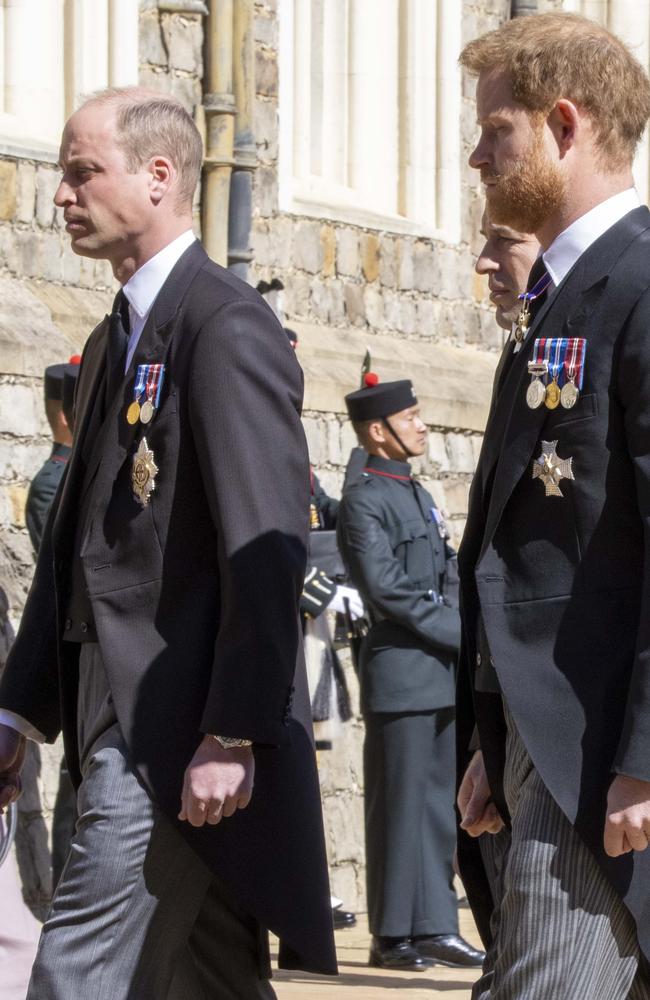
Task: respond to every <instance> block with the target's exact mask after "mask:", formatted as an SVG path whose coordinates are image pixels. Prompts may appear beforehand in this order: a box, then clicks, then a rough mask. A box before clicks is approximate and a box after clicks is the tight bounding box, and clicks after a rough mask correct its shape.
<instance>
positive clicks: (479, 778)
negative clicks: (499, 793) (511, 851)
mask: <svg viewBox="0 0 650 1000" xmlns="http://www.w3.org/2000/svg"><path fill="white" fill-rule="evenodd" d="M457 804H458V811H459V813H460V818H461V823H460V825H461V829H463V830H465V832H466V833H468V834H469V835H470V837H480V836H481V834H482V833H498V832H499V830H501V829H502V828H503V820H502V819H501V817H500V815H499V812H498V810H497V807H496V806H495V804H494V802H493V801H492V793H491V791H490V786H489V784H488V779H487V774H486V771H485V764H484V763H483V754H482V753H481V751H480V750H477V751H476V753H475V754H474V756H473V757H472V759H471V761H470V762H469V765H468V767H467V770H466V771H465V775H464V777H463V780H462V782H461V785H460V788H459V789H458V799H457Z"/></svg>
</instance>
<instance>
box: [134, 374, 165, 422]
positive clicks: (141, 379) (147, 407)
mask: <svg viewBox="0 0 650 1000" xmlns="http://www.w3.org/2000/svg"><path fill="white" fill-rule="evenodd" d="M164 375H165V366H164V365H161V364H157V365H138V371H137V374H136V378H135V385H134V386H133V402H132V403H131V405H130V406H129V408H128V410H127V411H126V419H127V421H128V422H129V423H130V424H131V425H133V424H137V422H138V420H139V421H140V423H142V424H148V423H150V422H151V420H152V419H153V416H154V414H155V412H156V410H157V409H158V405H159V403H160V393H161V392H162V387H163V379H164ZM143 396H145V397H146V398H145V400H144V402H142V401H141V400H142V397H143Z"/></svg>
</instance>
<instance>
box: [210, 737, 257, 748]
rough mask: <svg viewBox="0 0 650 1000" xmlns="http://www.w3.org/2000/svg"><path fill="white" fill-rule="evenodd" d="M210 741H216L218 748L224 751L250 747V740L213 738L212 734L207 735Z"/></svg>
mask: <svg viewBox="0 0 650 1000" xmlns="http://www.w3.org/2000/svg"><path fill="white" fill-rule="evenodd" d="M208 735H209V736H210V738H211V739H213V740H216V741H217V743H218V744H219V746H220V747H223V749H224V750H235V749H237V747H252V745H253V741H252V740H238V739H237V738H236V737H234V736H214V735H213V734H212V733H209V734H208Z"/></svg>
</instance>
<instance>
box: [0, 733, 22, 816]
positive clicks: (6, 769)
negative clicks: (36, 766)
mask: <svg viewBox="0 0 650 1000" xmlns="http://www.w3.org/2000/svg"><path fill="white" fill-rule="evenodd" d="M26 744H27V741H26V739H25V737H24V736H21V735H20V733H19V732H17V731H16V730H15V729H12V728H11V726H2V725H0V815H2V813H4V811H5V809H6V808H7V806H8V805H9V804H10V803H11V802H14V801H15V800H16V799H17V798H18V796H19V795H20V793H21V791H22V785H21V783H20V769H21V767H22V766H23V761H24V759H25V747H26Z"/></svg>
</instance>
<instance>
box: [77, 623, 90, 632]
mask: <svg viewBox="0 0 650 1000" xmlns="http://www.w3.org/2000/svg"><path fill="white" fill-rule="evenodd" d="M79 628H80V629H81V631H82V632H87V631H88V623H87V622H82V623H81V625H80V626H79Z"/></svg>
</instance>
